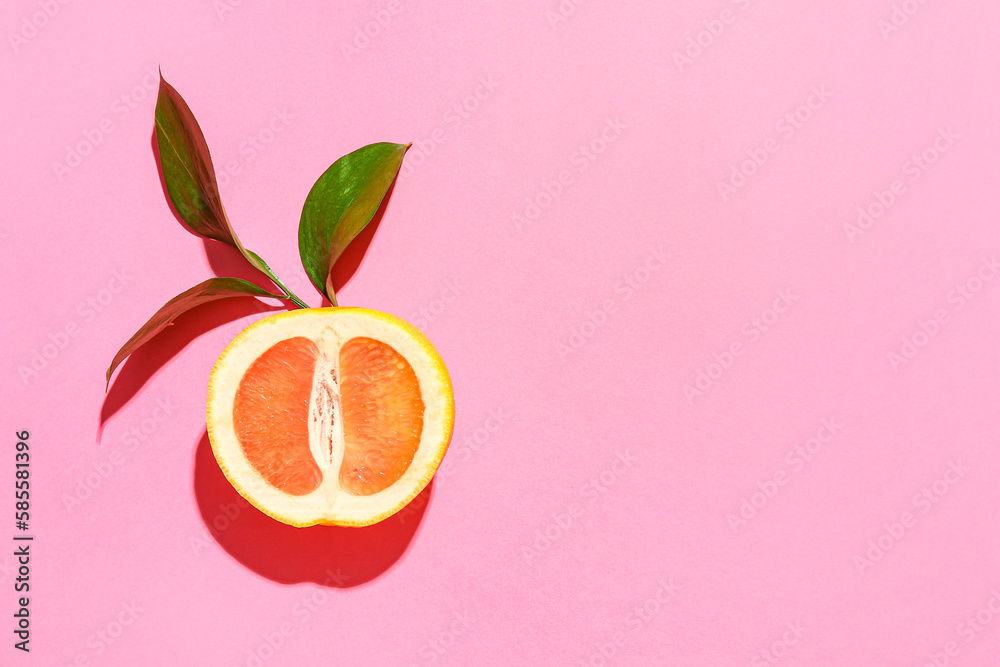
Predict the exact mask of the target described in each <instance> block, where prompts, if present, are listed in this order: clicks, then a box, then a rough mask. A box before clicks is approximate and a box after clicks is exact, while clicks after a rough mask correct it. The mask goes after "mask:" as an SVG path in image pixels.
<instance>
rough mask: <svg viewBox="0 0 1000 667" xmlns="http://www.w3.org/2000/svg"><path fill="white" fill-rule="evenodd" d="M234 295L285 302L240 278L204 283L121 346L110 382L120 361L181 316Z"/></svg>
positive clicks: (171, 303)
mask: <svg viewBox="0 0 1000 667" xmlns="http://www.w3.org/2000/svg"><path fill="white" fill-rule="evenodd" d="M234 296H266V297H273V298H275V299H286V298H288V297H286V296H284V295H282V294H271V293H270V292H268V291H267V290H263V289H261V288H260V287H257V286H256V285H254V284H253V283H250V282H247V281H246V280H242V279H240V278H209V279H208V280H206V281H205V282H203V283H199V284H198V285H195V286H194V287H192V288H191V289H189V290H187V291H186V292H181V293H180V294H178V295H177V296H175V297H174V298H173V299H171V300H170V301H167V303H166V304H164V306H163V307H162V308H160V309H159V310H158V311H156V314H155V315H153V316H152V317H151V318H149V321H148V322H146V323H145V324H144V325H142V328H141V329H139V330H138V331H137V332H136V333H135V335H134V336H132V337H131V338H129V339H128V342H127V343H125V344H124V345H122V348H121V349H120V350H118V354H116V355H115V358H114V359H113V360H112V362H111V366H110V367H108V373H107V382H108V384H109V385H110V384H111V374H112V373H114V372H115V368H117V367H118V365H119V364H121V362H123V361H125V358H126V357H127V356H128V355H130V354H132V353H133V352H134V351H135V350H136V349H138V348H139V347H141V346H142V345H144V344H145V343H147V342H149V340H150V339H152V338H153V337H154V336H155V335H156V334H158V333H160V332H161V331H163V330H164V329H165V328H167V326H169V325H170V324H171V323H173V321H174V320H175V319H176V318H177V317H178V316H179V315H181V314H183V313H186V312H187V311H189V310H191V309H192V308H194V307H196V306H200V305H201V304H203V303H208V302H209V301H215V300H217V299H226V298H229V297H234Z"/></svg>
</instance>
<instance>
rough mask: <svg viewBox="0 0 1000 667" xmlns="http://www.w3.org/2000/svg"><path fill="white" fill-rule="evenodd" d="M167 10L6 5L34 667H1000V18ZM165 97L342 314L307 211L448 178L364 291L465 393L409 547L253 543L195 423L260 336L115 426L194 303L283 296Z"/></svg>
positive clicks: (334, 533) (149, 386)
mask: <svg viewBox="0 0 1000 667" xmlns="http://www.w3.org/2000/svg"><path fill="white" fill-rule="evenodd" d="M161 4H162V5H163V6H162V7H161V6H159V5H155V6H154V5H153V4H146V5H142V6H140V5H139V4H138V3H122V2H110V1H102V2H89V3H83V2H80V3H77V2H73V3H67V4H60V3H58V2H56V0H46V2H39V0H13V1H11V2H5V3H4V5H3V9H2V10H0V26H2V27H3V32H4V33H5V35H6V37H5V39H4V45H3V48H2V49H0V53H2V55H0V59H2V61H3V62H2V68H0V84H2V89H3V90H4V91H5V92H4V101H3V103H2V104H0V121H2V127H3V132H2V133H0V137H2V142H3V143H2V147H0V148H2V153H3V156H4V159H3V166H2V170H3V173H2V180H0V182H2V183H3V185H2V187H3V193H4V194H3V203H4V216H3V223H2V226H0V258H2V262H3V265H4V267H5V272H6V275H7V287H6V289H5V290H4V296H3V304H4V308H3V312H4V313H6V323H5V327H4V330H5V333H4V341H5V344H4V346H3V353H2V354H3V359H2V363H3V365H2V368H3V372H4V382H3V383H2V391H3V396H2V404H3V406H4V409H3V413H2V414H3V434H4V435H3V437H4V439H5V441H6V443H5V444H4V447H3V451H4V452H7V453H6V454H5V457H6V461H7V462H6V463H2V462H0V470H2V473H0V485H2V487H3V488H6V489H8V491H4V492H3V493H0V498H3V499H5V500H4V501H3V504H0V507H3V508H6V509H3V511H4V512H7V513H8V516H9V517H10V523H9V524H5V525H6V526H7V527H6V528H4V529H3V530H2V531H0V543H7V542H8V541H9V540H10V538H11V537H12V535H13V533H14V532H15V530H14V526H13V516H12V515H13V512H14V508H13V503H14V500H13V493H12V492H11V490H12V487H13V463H14V454H13V449H14V442H15V440H14V435H13V433H14V431H16V430H21V429H28V430H30V432H31V438H30V441H31V444H32V447H33V449H32V455H33V459H32V475H33V476H32V481H33V487H32V488H33V491H34V496H33V501H32V502H33V505H32V520H31V522H32V523H31V528H32V533H33V534H34V535H35V536H36V541H35V542H34V544H33V546H32V549H33V561H32V574H31V576H32V590H31V595H32V598H31V599H32V601H31V609H32V612H33V617H32V618H33V625H32V628H33V636H32V644H31V646H32V652H31V654H30V655H29V656H25V655H23V654H21V653H20V652H18V651H15V650H14V649H13V648H12V646H11V644H12V643H13V638H12V635H11V634H10V629H9V626H10V627H12V625H13V622H12V620H11V617H10V614H12V613H13V611H14V606H15V597H16V596H15V593H14V592H13V580H14V577H15V576H16V574H15V570H14V565H15V564H14V559H13V556H11V555H9V554H10V553H11V552H12V551H13V547H2V548H0V554H5V555H2V556H0V591H2V593H0V612H2V613H0V616H2V617H3V618H6V619H7V621H6V625H3V626H0V630H2V631H3V635H2V636H4V637H7V639H6V640H5V643H4V645H3V646H2V647H0V656H2V657H0V663H2V664H4V665H8V664H10V665H14V664H38V665H57V666H60V667H63V666H67V665H72V664H78V665H86V664H92V665H159V664H171V665H211V666H217V665H224V666H227V667H229V666H233V667H235V666H237V665H243V666H248V667H252V666H253V665H268V666H282V665H293V666H300V665H313V664H352V665H403V666H408V665H427V664H431V663H435V664H440V665H525V664H566V665H581V664H584V665H586V664H590V665H595V666H596V665H601V664H608V665H612V664H622V665H665V664H676V665H747V664H749V665H772V664H782V665H914V666H921V665H927V664H931V665H933V664H938V665H942V664H950V665H965V666H974V665H996V664H998V663H1000V648H998V646H1000V627H998V626H1000V613H998V612H1000V572H998V571H997V569H996V564H997V559H998V557H1000V533H998V525H1000V521H998V520H1000V511H998V502H1000V485H998V484H997V482H996V480H997V477H998V475H1000V453H998V448H997V443H998V438H1000V412H998V411H997V410H996V408H995V406H996V404H997V401H998V398H1000V396H998V394H1000V388H998V382H997V380H998V362H1000V346H998V344H997V339H998V334H1000V278H998V276H997V275H996V270H997V267H996V261H997V256H998V254H1000V225H998V222H1000V219H998V213H1000V211H998V205H997V200H996V191H997V176H998V167H997V155H998V148H1000V128H998V124H997V120H996V117H997V103H998V97H997V93H996V86H997V72H998V66H1000V40H998V39H997V38H996V34H995V33H996V25H997V21H998V20H1000V10H998V9H997V6H996V4H995V3H989V2H973V3H964V4H963V5H962V6H961V7H958V6H953V4H949V3H945V2H917V0H906V2H894V1H893V0H880V1H876V2H861V1H860V0H848V1H846V2H840V3H826V4H823V5H822V6H819V5H818V4H817V3H814V6H810V7H809V8H804V7H803V6H802V3H799V2H793V1H792V0H767V1H764V0H734V1H732V2H730V1H729V0H714V1H710V0H686V1H681V2H674V3H663V4H669V7H664V6H662V5H661V4H660V3H653V2H631V3H612V2H594V1H591V2H583V1H582V0H563V2H562V12H563V13H562V14H560V13H559V12H560V4H559V3H558V2H557V1H556V0H549V1H546V2H538V3H516V4H515V3H495V4H489V3H487V4H480V3H460V2H455V1H454V0H449V1H446V2H410V1H409V0H398V1H394V2H386V1H378V2H355V3H351V6H350V7H339V6H337V5H339V4H340V3H320V2H310V3H294V4H293V5H286V4H284V3H282V4H280V5H279V4H278V3H263V2H249V1H247V2H237V1H236V0H218V1H215V2H213V1H210V0H198V1H194V0H187V1H184V2H176V3H161ZM168 7H169V8H168ZM46 12H48V14H51V16H49V15H47V14H46ZM894 12H895V15H894ZM563 14H565V16H564V15H563ZM893 20H895V21H896V24H898V25H896V24H893V23H892V21H893ZM379 21H381V23H382V24H384V25H380V24H379ZM366 29H367V30H368V31H369V32H370V33H371V34H372V35H374V36H370V37H367V36H365V35H364V32H363V31H365V30H366ZM12 36H13V37H12ZM689 38H690V41H689ZM699 42H700V45H699ZM348 47H349V48H348ZM157 65H160V66H162V69H163V73H164V76H165V77H166V78H167V79H168V80H169V81H170V82H171V83H172V84H173V85H174V86H175V87H176V88H177V89H178V90H179V91H180V92H181V94H182V95H183V96H184V97H185V98H186V99H187V101H188V102H189V104H190V105H191V107H192V109H193V111H194V113H195V114H196V116H197V118H198V119H199V121H200V123H201V126H202V128H203V129H204V132H205V135H206V137H207V140H208V143H209V146H210V147H211V150H212V154H213V157H214V160H215V164H216V168H217V170H218V172H219V173H220V180H221V181H222V185H221V190H222V194H223V198H224V200H225V203H226V206H227V208H228V211H229V214H230V217H231V218H232V220H233V222H234V224H235V226H236V227H237V229H238V231H239V233H240V234H241V236H242V238H243V240H244V242H245V243H246V245H247V246H248V247H250V248H251V249H254V250H256V251H257V252H258V253H260V254H261V255H262V256H263V257H264V258H265V259H266V260H267V261H268V262H269V263H270V264H271V266H272V267H274V268H275V270H276V271H277V272H278V273H279V275H281V276H283V277H284V278H285V279H286V280H287V282H288V283H289V285H290V287H292V289H293V290H295V291H296V292H298V293H299V295H300V296H303V297H304V298H305V299H306V300H307V301H308V302H309V303H310V304H311V305H318V304H319V297H318V294H316V292H315V291H313V290H312V289H311V287H310V286H309V285H308V282H307V280H306V278H305V275H304V273H303V271H302V269H301V266H300V264H299V260H298V253H297V244H296V235H295V232H296V228H297V223H298V217H299V213H300V211H301V206H302V202H303V200H304V198H305V195H306V193H307V192H308V190H309V188H310V187H311V185H312V184H313V182H314V181H315V179H316V178H317V177H318V176H319V175H320V173H322V171H323V170H324V169H325V168H326V167H328V166H329V165H330V163H331V162H333V160H335V159H336V158H337V157H339V156H341V155H343V154H344V153H347V152H349V151H351V150H354V149H355V148H358V147H360V146H362V145H364V144H367V143H371V142H375V141H394V142H406V141H413V142H415V143H414V147H413V148H412V149H411V150H410V152H409V153H408V155H407V158H406V162H405V165H404V168H403V177H402V178H401V179H400V180H399V182H398V183H397V184H396V187H395V189H394V191H393V193H392V196H391V200H390V202H389V204H388V206H387V207H386V209H385V212H384V216H383V217H382V219H381V222H380V224H379V225H378V227H377V229H375V230H374V233H373V234H369V235H368V236H367V237H366V239H364V240H363V241H362V242H361V244H360V250H361V251H364V252H360V251H357V249H355V250H356V251H355V252H354V253H353V255H352V257H351V258H350V259H349V261H348V263H347V265H345V268H344V270H343V271H342V273H343V275H342V282H344V283H345V285H344V286H343V288H342V289H341V291H340V297H341V303H342V304H345V305H361V306H367V307H371V308H378V309H382V310H386V311H389V312H392V313H395V314H397V315H400V316H402V317H404V318H407V319H410V320H411V321H414V322H415V323H417V324H418V325H419V326H421V328H423V330H424V331H425V332H426V333H427V334H428V336H430V338H431V339H432V340H433V341H434V342H435V344H436V345H437V346H438V348H439V350H440V352H441V354H442V355H443V357H444V359H445V360H446V362H447V363H448V366H449V368H450V370H451V373H452V377H453V379H454V383H455V394H456V403H457V410H458V418H457V422H456V432H455V438H454V440H453V443H452V449H451V451H450V452H449V454H448V456H447V458H446V460H445V461H446V462H445V468H444V469H443V472H442V473H441V474H439V476H438V478H437V479H436V480H435V482H434V484H433V485H432V486H431V487H430V488H429V490H428V491H426V492H425V493H424V495H422V496H421V497H420V498H419V500H418V501H416V502H415V504H414V505H413V506H411V509H410V510H408V511H406V512H405V513H403V514H401V515H399V516H397V517H394V518H391V519H389V520H387V521H386V522H384V523H383V524H379V525H378V526H375V527H373V528H370V529H365V530H362V531H352V530H347V529H337V528H314V529H309V530H296V529H292V528H288V527H285V526H283V525H279V524H276V523H275V522H272V521H271V520H269V519H267V518H266V517H263V515H261V514H260V513H258V512H257V511H256V510H253V509H250V508H248V507H247V506H245V505H243V504H241V503H240V502H239V497H238V496H237V495H236V494H235V493H234V492H233V491H232V489H231V487H229V486H228V484H227V483H226V482H225V480H224V478H223V477H222V475H221V473H220V471H219V469H218V467H217V466H216V465H215V463H214V459H213V458H212V456H211V450H210V448H209V445H208V442H207V439H206V438H205V424H204V405H205V398H206V381H207V377H208V373H209V370H210V368H211V366H212V364H213V362H214V360H215V358H216V357H217V355H218V354H219V352H221V350H222V349H223V347H224V346H225V344H226V343H227V342H228V341H229V340H230V339H231V338H232V337H233V336H234V335H235V334H236V333H237V332H238V331H239V330H240V329H241V328H242V327H244V326H245V325H246V324H248V323H249V322H251V321H253V320H255V319H257V318H259V317H262V316H263V314H264V312H263V311H264V309H262V308H259V307H255V306H254V305H253V302H251V301H247V300H244V301H242V302H239V301H234V302H233V303H223V304H219V305H218V306H215V307H209V308H205V309H203V310H201V311H199V312H198V313H197V314H196V315H194V316H191V317H187V318H182V319H181V320H179V321H178V323H177V325H176V326H175V327H174V328H173V329H171V330H169V331H168V332H167V333H166V334H164V336H163V337H162V338H161V339H160V340H158V341H157V343H156V344H155V345H152V346H150V347H149V348H147V349H144V350H143V351H141V352H140V353H138V354H136V355H135V356H134V357H133V358H132V359H131V360H130V361H129V362H127V363H126V364H125V365H124V367H123V368H122V371H121V373H120V375H119V376H118V378H117V380H116V382H115V384H114V385H113V386H112V390H111V392H110V394H108V397H107V399H106V398H105V394H104V378H103V376H104V370H105V369H106V367H107V365H108V363H109V361H110V359H111V358H112V356H113V355H114V353H115V351H116V350H117V349H118V347H119V346H120V345H121V344H122V343H123V342H124V341H125V340H126V339H127V338H128V337H129V336H130V335H131V334H132V333H133V332H134V331H135V330H136V329H137V328H138V327H139V326H140V325H141V324H142V323H143V322H144V321H145V320H146V318H147V317H148V316H149V315H151V314H152V313H153V312H154V311H155V310H156V309H157V308H158V307H159V306H160V305H161V304H162V303H164V302H165V301H166V300H167V299H169V298H170V297H172V296H174V295H175V294H177V293H179V292H181V291H183V290H184V289H186V288H188V287H190V286H191V285H193V284H195V283H197V282H200V281H202V280H204V279H205V278H208V277H210V276H211V275H215V274H219V275H233V274H234V272H235V275H247V274H245V273H241V272H242V271H243V270H242V268H240V263H239V261H238V260H237V259H236V258H235V257H234V255H233V253H232V252H230V251H229V250H228V249H226V248H220V247H217V244H209V245H207V246H206V244H203V243H202V242H201V241H200V240H199V239H197V238H196V237H194V236H193V235H191V234H189V233H186V232H185V231H184V230H183V229H182V227H181V226H180V225H179V224H178V223H177V222H176V220H175V219H174V218H173V217H172V215H171V213H170V211H169V209H168V207H167V204H166V202H165V199H164V194H163V191H162V189H161V186H160V184H159V182H158V180H157V173H156V167H155V162H154V159H153V153H152V148H151V141H150V140H151V132H152V115H153V106H154V103H155V97H154V95H153V94H152V88H153V85H154V79H153V77H152V76H151V75H150V74H149V73H150V72H153V71H155V68H156V67H157ZM456 105H457V108H456ZM810 105H811V106H810ZM459 110H461V111H460V112H459ZM789 114H790V116H789ZM74 155H75V157H74ZM915 158H916V159H917V160H920V165H923V166H920V165H918V163H917V162H916V161H915ZM223 174H225V175H223ZM726 182H728V183H729V185H730V187H731V190H725V189H724V188H722V189H721V190H720V183H726ZM723 190H725V191H723ZM859 209H868V210H869V211H870V212H871V215H872V218H871V219H870V221H869V220H866V219H863V220H862V222H861V224H860V225H859V224H858V222H857V220H858V217H859ZM366 242H367V244H368V245H367V250H366V251H365V248H364V244H365V243H366ZM660 257H663V259H660ZM354 268H356V269H357V270H356V271H353V269H354ZM67 331H68V333H67ZM911 345H912V348H911ZM733 351H735V352H736V354H733ZM893 355H897V356H893ZM897 357H898V358H897ZM32 361H34V362H35V366H36V368H35V369H32V368H31V364H32ZM701 374H704V375H701ZM685 385H688V386H689V387H688V389H687V390H686V389H685ZM696 392H698V393H696ZM102 423H103V424H104V430H103V437H102V439H101V441H100V443H99V444H97V443H95V439H96V433H97V431H98V429H99V427H100V425H101V424H102ZM5 533H8V536H7V537H3V535H4V534H5ZM10 544H13V542H10ZM327 573H329V574H327ZM977 618H978V620H977Z"/></svg>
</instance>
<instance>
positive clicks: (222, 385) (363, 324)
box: [207, 308, 455, 526]
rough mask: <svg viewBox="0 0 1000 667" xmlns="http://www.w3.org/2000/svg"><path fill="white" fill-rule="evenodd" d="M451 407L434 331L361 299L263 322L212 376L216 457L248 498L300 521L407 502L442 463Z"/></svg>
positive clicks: (339, 521) (357, 516)
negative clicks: (430, 335)
mask: <svg viewBox="0 0 1000 667" xmlns="http://www.w3.org/2000/svg"><path fill="white" fill-rule="evenodd" d="M454 418H455V404H454V398H453V395H452V389H451V380H450V379H449V377H448V371H447V369H446V368H445V366H444V362H443V361H442V360H441V357H440V356H439V355H438V353H437V351H436V350H435V349H434V347H433V346H432V345H431V343H430V341H429V340H427V338H426V337H425V336H424V335H423V334H422V333H420V332H419V331H418V330H417V329H415V328H414V327H413V326H411V325H410V324H408V323H406V322H405V321H403V320H401V319H399V318H398V317H395V316H393V315H389V314H388V313H383V312H380V311H376V310H367V309H364V308H309V309H304V310H296V311H291V312H286V313H279V314H277V315H272V316H270V317H267V318H264V319H262V320H260V321H258V322H255V323H254V324H251V325H250V326H249V327H247V328H246V329H244V330H243V332H242V333H240V334H239V335H238V336H237V337H236V338H235V339H233V341H232V342H231V343H230V344H229V346H228V347H226V349H225V350H224V351H223V353H222V355H221V356H219V360H218V361H217V362H216V363H215V367H214V368H213V369H212V375H211V377H210V379H209V382H208V415H207V423H208V437H209V440H210V441H211V443H212V451H213V452H214V453H215V458H216V460H217V461H218V462H219V466H220V467H221V468H222V471H223V472H224V473H225V475H226V477H227V478H228V479H229V481H230V483H232V485H233V486H234V487H235V488H236V490H237V491H239V493H240V494H241V495H242V496H243V497H244V498H246V499H247V500H248V501H250V503H251V504H253V505H254V506H255V507H257V508H258V509H260V510H261V511H262V512H264V513H265V514H268V515H270V516H271V517H273V518H275V519H277V520H278V521H282V522H284V523H287V524H291V525H293V526H311V525H314V524H318V523H322V524H333V525H342V526H366V525H369V524H372V523H376V522H378V521H381V520H382V519H385V518H386V517H388V516H391V515H392V514H393V513H395V512H397V511H398V510H400V509H402V508H403V507H404V506H405V505H406V504H407V503H408V502H410V501H411V500H412V499H413V498H414V497H415V496H416V495H417V494H418V493H420V491H421V490H422V489H423V488H424V487H425V486H426V485H427V484H428V482H430V480H431V477H432V476H433V475H434V471H435V470H437V467H438V464H439V463H440V462H441V459H442V457H444V454H445V451H446V450H447V449H448V443H449V441H450V440H451V433H452V426H453V423H454Z"/></svg>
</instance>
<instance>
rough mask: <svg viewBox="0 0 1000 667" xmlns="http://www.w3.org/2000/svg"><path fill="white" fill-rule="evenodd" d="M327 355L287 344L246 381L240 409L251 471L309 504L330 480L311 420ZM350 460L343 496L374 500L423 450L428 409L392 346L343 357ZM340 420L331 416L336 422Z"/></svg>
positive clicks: (359, 342) (361, 344) (355, 348)
mask: <svg viewBox="0 0 1000 667" xmlns="http://www.w3.org/2000/svg"><path fill="white" fill-rule="evenodd" d="M321 361H324V362H326V361H328V360H323V359H322V353H321V351H320V349H319V347H318V346H317V345H316V343H315V342H313V341H312V340H309V339H308V338H305V337H301V336H300V337H295V338H289V339H287V340H283V341H281V342H279V343H276V344H275V345H273V346H272V347H270V348H269V349H268V350H267V351H265V352H264V353H263V354H261V356H260V357H258V358H257V359H256V360H255V361H254V362H253V363H252V364H251V365H250V367H249V368H248V369H247V371H246V373H245V374H244V375H243V378H242V379H241V380H240V384H239V387H238V388H237V391H236V399H235V401H234V403H233V422H234V425H235V428H236V436H237V438H238V439H239V442H240V445H241V446H242V448H243V452H244V453H245V455H246V457H247V460H248V461H249V462H250V465H252V466H253V467H254V469H255V470H257V472H258V473H260V475H261V476H262V477H263V478H264V479H265V480H267V482H268V483H269V484H271V485H272V486H274V487H275V488H277V489H279V490H281V491H284V492H285V493H288V494H290V495H293V496H302V495H306V494H308V493H311V492H312V491H314V490H316V489H317V488H319V486H320V485H321V484H322V482H323V473H322V471H321V469H320V466H319V465H317V463H316V460H315V459H314V458H313V454H312V452H311V451H310V446H309V415H310V401H311V400H312V393H313V386H314V383H315V382H316V380H315V379H314V376H315V375H316V373H315V371H316V367H317V364H319V363H320V362H321ZM338 361H339V371H340V372H339V378H336V377H334V378H333V379H334V385H335V389H339V403H340V415H339V416H340V420H341V424H339V425H338V424H332V426H333V429H335V430H337V431H340V430H341V429H342V432H343V444H344V450H343V459H342V460H341V465H340V470H339V483H340V488H341V489H342V490H344V491H346V492H348V493H351V494H353V495H371V494H373V493H377V492H379V491H382V490H383V489H385V488H387V487H389V486H391V485H392V484H393V483H395V482H396V481H397V480H398V479H399V478H400V477H402V476H403V473H405V472H406V470H407V468H409V466H410V463H411V462H412V461H413V457H414V455H415V454H416V451H417V448H418V447H419V445H420V437H421V432H422V430H423V417H424V403H423V399H422V398H421V394H420V383H419V381H418V380H417V376H416V373H414V371H413V368H412V367H411V366H410V364H409V363H408V362H407V361H406V359H404V358H403V356H402V355H400V354H399V353H398V352H397V351H396V350H394V349H393V348H392V347H391V346H389V345H387V344H386V343H383V342H381V341H378V340H375V339H372V338H366V337H357V338H352V339H350V340H348V341H346V342H345V343H344V344H343V345H342V346H341V347H340V352H339V360H338ZM336 414H337V412H336V411H333V412H331V413H329V418H330V419H331V420H333V419H334V418H335V417H334V415H336Z"/></svg>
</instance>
